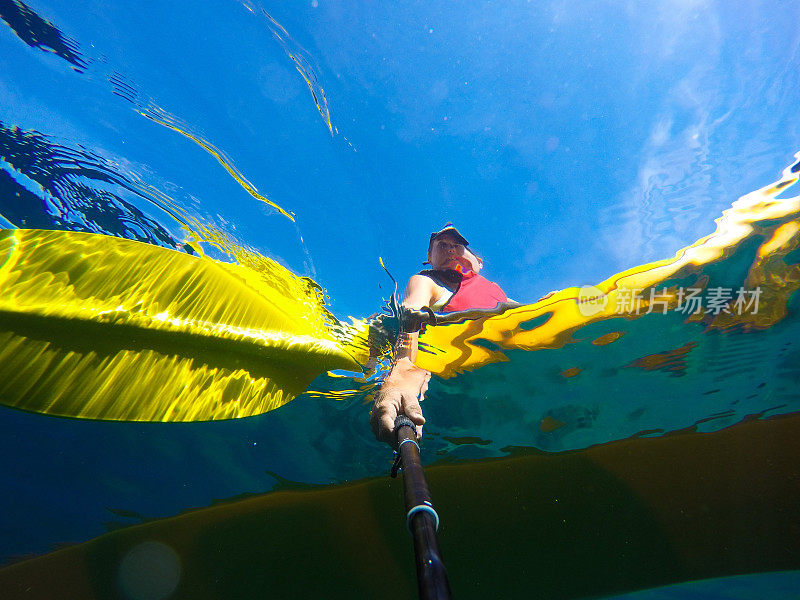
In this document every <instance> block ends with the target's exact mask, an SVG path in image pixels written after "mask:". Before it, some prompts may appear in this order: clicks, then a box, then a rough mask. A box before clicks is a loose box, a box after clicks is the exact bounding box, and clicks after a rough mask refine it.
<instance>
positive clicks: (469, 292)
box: [370, 223, 508, 445]
mask: <svg viewBox="0 0 800 600" xmlns="http://www.w3.org/2000/svg"><path fill="white" fill-rule="evenodd" d="M428 263H429V264H430V265H431V267H432V268H431V269H430V270H426V271H421V272H420V273H417V274H416V275H413V276H412V277H411V279H410V280H409V282H408V285H407V286H406V290H405V300H403V306H405V307H406V308H413V309H417V310H419V309H422V308H423V307H428V308H430V309H432V310H434V311H436V312H453V311H461V310H469V309H480V308H487V309H488V308H495V307H496V306H497V305H498V304H499V303H501V302H508V298H507V297H506V294H505V292H503V290H502V289H501V288H500V286H499V285H497V284H496V283H493V282H491V281H489V280H488V279H486V278H485V277H483V276H482V275H480V274H479V273H480V270H481V269H482V268H483V261H482V260H481V259H480V257H478V256H476V255H475V254H474V253H473V252H472V251H471V250H470V249H469V242H468V241H467V239H466V238H465V237H464V236H463V235H461V233H460V232H459V231H458V230H457V229H456V228H455V227H453V226H452V225H451V224H449V223H448V224H447V225H446V226H445V227H444V228H443V229H441V230H439V231H435V232H434V233H432V234H431V239H430V242H429V244H428ZM402 335H403V338H402V339H401V340H400V342H401V343H399V344H398V349H397V352H396V355H395V363H394V365H393V366H392V370H391V371H390V372H389V374H388V375H387V376H386V379H384V382H383V385H382V386H381V389H380V390H379V391H378V393H377V395H376V397H375V404H374V405H373V407H372V413H371V416H370V424H371V425H372V431H373V433H374V434H375V437H376V438H378V439H379V440H382V441H384V442H387V443H388V444H390V445H394V443H395V440H394V421H395V418H396V417H397V415H399V414H405V415H406V416H407V417H408V418H409V419H411V420H412V421H413V422H414V424H415V425H416V428H417V438H421V437H422V426H423V424H424V423H425V417H423V416H422V408H421V407H420V400H421V399H423V397H424V394H425V392H426V391H427V389H428V381H429V380H430V377H431V374H430V373H429V372H428V371H425V370H424V369H420V368H419V367H417V366H415V365H414V360H415V359H416V354H417V337H418V333H408V334H402Z"/></svg>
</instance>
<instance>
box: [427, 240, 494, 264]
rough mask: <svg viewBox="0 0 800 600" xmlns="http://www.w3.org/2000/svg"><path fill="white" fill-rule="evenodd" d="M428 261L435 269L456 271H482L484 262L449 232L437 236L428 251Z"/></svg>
mask: <svg viewBox="0 0 800 600" xmlns="http://www.w3.org/2000/svg"><path fill="white" fill-rule="evenodd" d="M428 262H429V263H431V266H433V268H434V269H452V270H454V271H461V272H462V273H463V272H466V271H474V272H476V273H477V272H478V271H480V269H481V267H482V266H483V263H482V262H481V259H480V258H478V257H477V256H475V255H474V254H473V253H472V252H470V251H469V250H467V248H466V247H465V246H464V245H462V244H460V243H459V242H458V240H456V238H455V237H454V236H452V235H450V234H448V233H444V234H442V235H440V236H439V237H437V238H436V239H435V240H434V241H433V244H432V245H431V249H430V252H428Z"/></svg>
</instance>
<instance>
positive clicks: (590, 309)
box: [577, 285, 608, 317]
mask: <svg viewBox="0 0 800 600" xmlns="http://www.w3.org/2000/svg"><path fill="white" fill-rule="evenodd" d="M577 302H578V312H579V313H581V314H582V315H583V316H584V317H593V316H594V315H596V314H598V313H601V312H603V311H604V310H605V308H606V306H608V296H606V295H605V294H604V293H603V290H601V289H600V288H596V287H594V286H593V285H585V286H583V287H582V288H581V289H579V290H578V300H577Z"/></svg>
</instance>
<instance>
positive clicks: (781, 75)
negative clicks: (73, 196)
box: [0, 0, 800, 316]
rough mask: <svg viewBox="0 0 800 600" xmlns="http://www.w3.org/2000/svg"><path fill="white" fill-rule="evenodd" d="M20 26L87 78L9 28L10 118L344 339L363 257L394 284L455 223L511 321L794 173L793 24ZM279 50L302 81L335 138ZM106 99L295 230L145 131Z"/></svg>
mask: <svg viewBox="0 0 800 600" xmlns="http://www.w3.org/2000/svg"><path fill="white" fill-rule="evenodd" d="M30 6H31V7H32V8H33V9H34V10H35V11H37V12H38V13H39V14H40V15H41V16H42V17H44V18H46V19H49V20H50V21H52V22H53V23H54V24H55V25H57V26H58V27H59V29H60V30H61V31H62V32H63V34H64V35H66V36H69V37H70V38H72V39H74V40H75V41H76V42H77V43H78V44H79V47H80V51H81V52H82V54H83V55H84V56H86V57H88V58H89V59H91V60H90V61H89V62H90V64H89V66H88V67H87V69H86V70H85V72H84V73H77V72H75V71H74V70H73V69H71V68H70V65H69V64H67V63H66V62H65V61H63V60H62V59H60V58H58V57H57V56H54V55H52V54H49V53H46V52H42V51H41V50H38V49H33V48H30V47H28V46H26V45H25V44H23V43H22V42H21V41H20V40H19V39H17V38H16V37H15V36H14V34H13V32H12V31H11V30H10V28H8V27H4V28H3V29H2V30H0V57H2V58H0V67H2V73H3V74H2V75H0V98H2V100H3V101H2V103H0V120H2V121H3V122H4V123H6V124H8V125H17V126H19V127H20V128H23V129H35V130H37V131H40V132H42V133H45V134H48V135H51V136H54V137H55V138H56V139H58V140H59V141H61V142H62V143H64V144H65V145H71V146H74V145H76V144H78V145H82V146H84V147H87V148H91V149H92V150H93V151H94V152H96V153H98V154H99V155H101V156H103V157H105V158H106V159H108V160H109V161H111V162H112V163H113V164H115V165H116V166H117V168H118V169H119V171H120V172H122V173H126V174H135V175H136V177H138V178H140V179H141V180H143V181H144V182H145V183H146V184H148V185H150V186H153V187H154V188H155V189H158V190H160V191H162V192H164V193H167V194H169V195H170V197H171V198H173V200H174V201H175V202H176V203H178V204H179V205H180V206H181V207H183V208H184V209H185V210H186V211H188V212H189V213H190V214H192V215H195V216H197V217H199V218H201V219H203V220H206V221H208V222H212V223H214V224H215V225H217V226H219V227H221V228H222V229H224V230H226V231H229V232H230V233H232V234H233V235H235V236H236V237H237V239H239V241H241V242H243V243H246V244H249V245H251V246H253V247H254V248H256V249H258V250H259V251H261V252H263V253H265V254H267V255H269V256H272V257H274V258H276V259H278V260H280V261H281V262H282V263H283V264H285V265H287V266H289V267H290V268H292V269H293V270H294V271H296V272H298V273H301V274H305V275H309V276H312V277H313V278H314V279H316V280H317V281H318V282H319V283H320V284H321V285H323V286H324V287H325V288H326V290H327V291H328V293H329V295H330V297H331V301H332V305H333V308H334V310H335V312H336V313H337V314H339V315H340V316H344V315H346V314H352V315H356V316H365V315H367V314H369V313H371V312H374V311H375V310H377V309H378V307H379V305H380V298H381V296H382V295H383V296H385V295H386V294H387V293H388V291H389V289H390V288H389V287H388V284H389V280H388V278H387V277H386V276H385V275H384V274H383V272H382V270H381V269H380V267H379V264H378V257H379V256H382V257H383V258H384V260H385V262H386V263H387V265H388V266H389V268H390V269H391V271H392V272H393V274H394V275H395V276H396V277H397V278H398V279H401V280H405V279H406V278H407V277H408V276H409V275H410V274H412V273H413V272H415V271H416V270H418V269H419V268H420V267H421V266H422V265H421V263H422V261H423V260H424V252H425V249H426V244H427V238H428V235H429V233H430V231H432V230H434V229H438V228H439V227H441V226H442V225H443V224H444V223H445V222H446V221H454V222H455V223H456V224H457V225H458V226H459V227H460V228H461V229H462V230H463V232H464V233H465V234H466V235H468V237H469V238H470V239H471V241H472V243H473V245H474V247H475V248H476V249H478V250H479V251H480V253H481V254H482V255H483V257H484V259H485V261H486V271H485V273H486V274H487V275H488V276H489V277H490V278H492V279H495V280H496V281H498V282H499V283H500V284H501V285H503V287H504V288H506V290H507V292H508V294H509V295H510V296H512V297H514V298H515V299H517V300H520V301H532V300H535V299H536V298H538V297H539V295H541V294H543V293H545V292H547V291H549V290H550V289H555V288H561V287H565V286H569V285H582V284H587V283H594V282H597V281H599V280H602V279H604V278H606V277H608V276H609V275H612V274H613V273H615V272H617V271H619V270H621V269H624V268H627V267H630V266H632V265H635V264H639V263H642V262H645V261H649V260H654V259H658V258H663V257H665V256H669V255H671V254H673V253H674V252H675V251H676V250H677V249H678V248H680V247H682V246H684V245H686V244H689V243H691V242H693V241H694V240H696V239H697V238H698V237H700V236H702V235H704V234H706V233H710V232H711V231H712V230H713V220H714V219H715V218H716V217H718V216H719V214H720V213H721V211H722V210H723V209H724V208H726V207H727V206H729V205H730V203H731V202H732V201H733V200H735V199H736V198H737V197H738V196H740V195H742V194H744V193H746V192H748V191H751V190H752V189H754V188H756V187H759V186H761V185H765V184H767V183H769V182H770V181H772V180H773V179H774V178H775V176H776V175H777V174H778V173H779V171H780V169H782V168H783V167H784V166H786V165H787V164H788V163H789V162H790V161H791V157H792V155H793V154H794V152H796V151H797V150H800V147H799V146H800V131H798V125H797V119H796V107H797V106H798V104H799V103H798V100H800V98H799V97H798V95H800V92H798V90H800V82H798V73H800V69H799V68H798V67H800V57H799V56H798V44H799V43H800V42H799V41H798V33H797V27H796V24H797V23H798V22H799V21H800V9H798V7H797V5H796V4H794V3H787V2H772V3H769V2H766V3H763V2H726V3H722V2H707V1H701V0H697V1H678V2H675V1H666V0H665V1H663V2H654V3H647V5H646V6H645V5H644V4H642V3H638V2H627V3H624V2H623V3H621V2H611V1H610V0H609V1H586V2H581V3H574V2H524V1H507V2H468V3H460V4H454V3H427V2H409V3H403V4H402V5H392V4H386V3H374V2H348V3H341V2H327V1H325V0H319V1H318V2H311V1H303V2H274V3H269V2H267V3H263V4H261V5H256V4H245V3H242V2H237V1H236V0H228V1H224V2H223V1H216V2H208V3H201V4H200V5H192V6H191V7H188V6H185V5H181V4H176V3H160V2H142V3H137V5H136V8H135V10H134V9H132V8H131V7H130V6H129V5H127V4H120V5H116V4H113V5H107V4H106V3H101V2H79V3H77V4H76V3H72V2H70V3H66V2H52V1H48V2H45V1H42V2H38V1H37V2H33V1H32V2H31V3H30ZM248 7H249V8H248ZM261 8H263V9H264V10H265V11H267V12H268V13H269V14H270V15H271V16H272V17H273V18H274V19H275V20H276V21H277V22H278V23H279V24H280V25H281V26H282V27H283V28H285V30H286V32H288V34H289V36H290V37H289V38H287V39H286V41H285V44H286V46H285V47H284V46H283V45H281V43H279V41H277V40H276V39H275V38H274V36H273V33H272V29H271V28H270V27H271V23H270V21H269V20H268V19H267V18H266V16H265V15H264V14H263V13H262V12H261ZM273 27H274V26H273ZM286 49H288V50H289V51H291V52H293V53H294V54H295V56H299V57H302V59H303V60H304V61H307V65H308V66H309V70H308V71H307V72H306V74H307V75H308V74H309V73H310V74H312V75H313V76H314V77H316V84H315V85H316V88H315V89H316V91H317V94H318V97H319V98H322V94H323V93H324V98H325V100H326V101H327V108H328V110H329V112H330V118H331V123H332V125H333V127H334V133H333V134H332V133H331V131H330V130H329V129H328V125H327V124H326V122H325V120H324V119H323V116H322V115H321V114H320V112H319V110H318V108H317V106H316V105H315V103H314V100H313V97H312V94H311V92H310V90H309V87H308V85H307V83H306V81H305V80H304V79H303V77H302V76H301V73H299V72H298V70H297V69H296V65H295V63H294V62H293V61H292V60H291V58H290V57H289V56H288V55H287V51H286ZM112 77H114V78H116V79H117V80H122V81H124V82H125V83H126V85H127V86H129V87H130V88H131V89H133V90H135V94H136V98H137V102H139V107H140V108H141V107H143V106H151V107H152V106H157V107H159V108H160V109H161V110H162V111H164V112H165V113H166V114H168V115H171V116H172V117H173V118H174V120H175V122H177V123H180V124H181V125H182V127H184V128H185V129H186V130H187V131H190V132H192V133H193V134H196V135H199V136H201V137H203V138H204V139H205V140H208V141H209V142H211V143H212V144H214V146H215V147H217V148H219V149H220V150H221V151H222V152H223V153H224V155H225V156H226V157H227V158H228V160H229V161H230V162H231V163H232V164H233V165H235V167H236V168H237V169H239V171H241V172H242V173H243V174H244V175H245V176H246V177H247V179H248V180H249V181H250V182H252V183H253V185H254V186H255V187H256V188H257V189H258V190H259V192H260V193H261V194H263V195H265V196H267V197H268V198H269V199H270V200H272V201H273V202H275V203H276V204H278V205H280V206H281V207H283V208H285V209H286V210H289V211H291V212H293V213H294V214H295V215H296V222H295V223H292V222H291V221H289V220H288V219H286V218H285V217H283V216H281V215H279V214H277V213H276V212H275V211H274V210H272V209H270V208H269V207H268V206H266V205H265V204H263V203H261V202H259V201H258V200H256V199H255V198H253V197H251V196H250V195H248V194H247V193H246V192H245V191H244V190H243V189H242V187H241V186H239V185H238V184H237V183H236V182H235V181H234V180H233V179H232V178H231V177H230V176H229V175H228V174H227V173H226V172H225V170H224V169H223V168H222V167H221V166H220V164H219V163H218V162H217V160H216V159H214V158H213V157H212V156H210V155H209V154H208V153H207V152H205V151H204V150H203V149H201V148H200V147H198V146H197V145H196V144H194V143H192V142H191V141H189V140H188V139H186V138H185V137H183V136H180V135H179V134H176V133H175V132H174V131H173V130H170V129H167V128H165V127H163V126H161V125H159V124H157V123H154V122H153V121H151V120H148V119H146V118H144V117H142V115H140V114H139V113H138V112H137V111H136V110H134V106H133V105H132V103H131V102H130V101H127V100H124V99H121V98H120V97H119V96H117V95H115V94H113V93H112V92H113V86H112V85H111V84H110V82H109V79H110V78H112ZM132 201H136V199H132ZM139 202H140V204H142V209H143V210H145V211H146V212H147V213H148V214H150V215H152V216H154V217H155V218H156V219H157V220H159V222H161V223H163V224H164V225H165V226H167V227H169V228H171V230H172V231H174V232H175V234H176V235H180V231H179V230H177V228H176V226H175V223H174V222H172V221H171V220H170V219H169V217H167V216H166V215H165V214H163V213H162V212H160V211H159V210H158V209H156V208H155V207H152V206H147V205H146V204H147V203H142V202H141V201H140V200H139ZM2 212H3V211H2V210H0V213H2Z"/></svg>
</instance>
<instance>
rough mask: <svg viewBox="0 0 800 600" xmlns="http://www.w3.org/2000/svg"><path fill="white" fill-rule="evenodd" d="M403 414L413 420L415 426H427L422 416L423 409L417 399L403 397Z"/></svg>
mask: <svg viewBox="0 0 800 600" xmlns="http://www.w3.org/2000/svg"><path fill="white" fill-rule="evenodd" d="M403 414H404V415H406V416H407V417H408V418H409V419H411V420H412V421H413V422H414V424H415V425H424V424H425V417H423V416H422V408H421V407H420V405H419V401H418V400H417V399H416V398H412V397H408V396H403Z"/></svg>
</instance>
